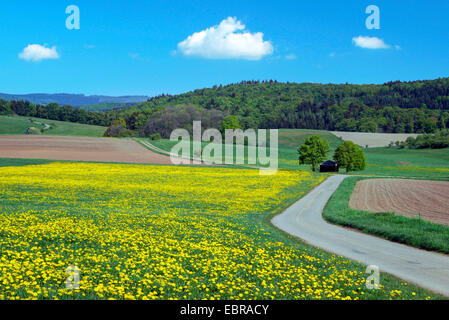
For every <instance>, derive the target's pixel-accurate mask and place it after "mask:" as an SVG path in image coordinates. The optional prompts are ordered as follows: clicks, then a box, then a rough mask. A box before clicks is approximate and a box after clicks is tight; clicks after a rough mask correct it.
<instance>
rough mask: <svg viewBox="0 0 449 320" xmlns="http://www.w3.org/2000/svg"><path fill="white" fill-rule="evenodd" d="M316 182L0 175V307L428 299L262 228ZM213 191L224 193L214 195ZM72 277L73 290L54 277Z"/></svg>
mask: <svg viewBox="0 0 449 320" xmlns="http://www.w3.org/2000/svg"><path fill="white" fill-rule="evenodd" d="M322 179H323V176H320V175H314V174H311V173H309V172H297V171H280V172H278V174H276V175H274V176H260V175H259V174H258V171H257V170H237V169H221V168H194V167H162V166H142V165H120V164H81V163H76V164H72V163H52V164H47V165H38V166H32V165H30V166H22V167H3V168H1V169H0V201H1V203H2V210H1V211H0V216H1V219H0V230H1V232H0V248H1V249H2V256H1V258H0V270H1V271H0V272H1V273H2V286H0V299H111V298H112V299H170V298H179V299H254V298H255V299H431V298H438V296H434V295H432V294H430V293H428V292H426V291H425V290H422V289H419V288H416V287H414V286H412V285H410V284H406V283H404V282H403V281H400V280H398V279H396V278H394V277H391V276H389V275H386V274H382V278H381V285H382V286H381V289H380V290H374V291H369V290H366V289H365V285H364V284H365V277H366V274H365V267H364V266H362V265H360V264H357V263H355V262H352V261H349V260H347V259H344V258H341V257H338V256H335V255H332V254H328V253H326V252H324V251H321V250H318V249H315V248H312V247H310V246H307V245H305V244H304V243H302V242H298V241H297V240H296V239H293V238H291V237H288V236H286V235H285V234H284V233H282V232H281V231H279V230H277V229H275V228H274V227H273V226H271V225H270V224H269V220H270V218H271V217H272V216H273V214H275V213H277V212H279V211H280V210H282V209H283V208H285V207H286V206H288V205H290V204H291V203H293V202H294V201H295V200H297V199H298V198H299V197H301V196H302V195H304V194H305V193H306V192H308V191H309V190H310V189H311V188H312V187H313V186H314V185H316V184H317V183H319V182H320V181H321V180H322ZM224 184H226V185H230V186H232V188H226V187H223V186H224ZM72 265H76V266H78V267H79V268H80V271H81V283H80V286H81V287H80V290H78V291H70V290H67V289H65V286H64V282H65V280H66V278H67V274H65V270H66V268H67V267H68V266H72Z"/></svg>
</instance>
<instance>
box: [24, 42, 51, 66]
mask: <svg viewBox="0 0 449 320" xmlns="http://www.w3.org/2000/svg"><path fill="white" fill-rule="evenodd" d="M19 58H20V59H23V60H26V61H33V62H37V61H41V60H46V59H59V53H58V52H57V51H56V47H51V48H47V47H45V46H41V45H40V44H29V45H28V46H27V47H26V48H25V49H23V51H22V52H21V53H19Z"/></svg>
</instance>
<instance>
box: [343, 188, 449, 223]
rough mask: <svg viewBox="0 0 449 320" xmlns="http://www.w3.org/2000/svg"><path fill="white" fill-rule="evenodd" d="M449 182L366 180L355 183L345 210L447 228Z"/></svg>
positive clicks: (448, 217) (448, 218)
mask: <svg viewBox="0 0 449 320" xmlns="http://www.w3.org/2000/svg"><path fill="white" fill-rule="evenodd" d="M448 194H449V182H444V181H420V180H406V179H368V180H361V181H359V182H358V183H357V185H356V187H355V189H354V192H353V194H352V196H351V200H350V202H349V206H350V207H351V208H353V209H357V210H364V211H371V212H394V213H395V214H398V215H403V216H406V217H413V218H417V217H418V216H419V213H420V212H421V215H422V219H424V220H427V221H431V222H435V223H438V224H445V225H449V203H448V201H447V195H448Z"/></svg>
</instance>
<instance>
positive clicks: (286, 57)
mask: <svg viewBox="0 0 449 320" xmlns="http://www.w3.org/2000/svg"><path fill="white" fill-rule="evenodd" d="M285 59H287V60H295V59H296V55H295V54H293V53H291V54H288V55H286V56H285Z"/></svg>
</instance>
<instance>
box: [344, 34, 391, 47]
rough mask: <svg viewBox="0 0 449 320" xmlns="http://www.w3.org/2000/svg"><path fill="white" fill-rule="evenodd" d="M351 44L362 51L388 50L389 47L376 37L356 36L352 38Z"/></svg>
mask: <svg viewBox="0 0 449 320" xmlns="http://www.w3.org/2000/svg"><path fill="white" fill-rule="evenodd" d="M352 42H353V43H354V44H355V45H356V46H357V47H360V48H364V49H388V48H390V45H388V44H386V43H385V42H384V41H383V40H382V39H379V38H376V37H363V36H358V37H354V38H352Z"/></svg>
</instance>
